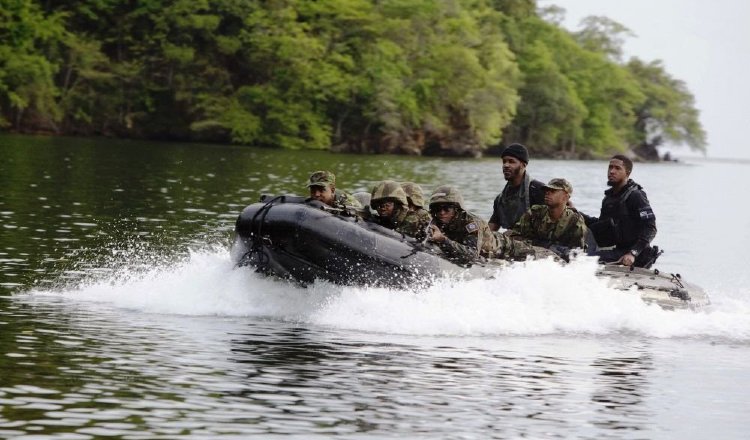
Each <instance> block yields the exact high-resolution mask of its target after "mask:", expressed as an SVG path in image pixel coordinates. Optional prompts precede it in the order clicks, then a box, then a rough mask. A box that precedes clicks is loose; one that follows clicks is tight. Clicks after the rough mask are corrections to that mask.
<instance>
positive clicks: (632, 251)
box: [630, 249, 638, 257]
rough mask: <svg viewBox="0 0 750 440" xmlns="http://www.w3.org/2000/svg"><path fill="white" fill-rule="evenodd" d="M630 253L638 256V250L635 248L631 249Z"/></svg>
mask: <svg viewBox="0 0 750 440" xmlns="http://www.w3.org/2000/svg"><path fill="white" fill-rule="evenodd" d="M630 254H631V255H633V256H634V257H637V256H638V251H637V250H635V249H631V250H630Z"/></svg>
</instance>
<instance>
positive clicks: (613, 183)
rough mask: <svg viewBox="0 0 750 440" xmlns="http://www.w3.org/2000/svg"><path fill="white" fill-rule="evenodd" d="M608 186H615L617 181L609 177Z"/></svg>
mask: <svg viewBox="0 0 750 440" xmlns="http://www.w3.org/2000/svg"><path fill="white" fill-rule="evenodd" d="M607 186H615V182H613V181H611V180H609V179H607Z"/></svg>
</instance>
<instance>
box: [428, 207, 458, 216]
mask: <svg viewBox="0 0 750 440" xmlns="http://www.w3.org/2000/svg"><path fill="white" fill-rule="evenodd" d="M454 209H456V207H455V206H453V205H438V206H433V207H432V208H430V211H432V212H434V213H436V214H437V213H438V212H443V211H446V212H451V211H453V210H454Z"/></svg>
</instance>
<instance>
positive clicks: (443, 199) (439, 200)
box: [430, 185, 466, 211]
mask: <svg viewBox="0 0 750 440" xmlns="http://www.w3.org/2000/svg"><path fill="white" fill-rule="evenodd" d="M444 203H451V204H454V205H458V207H459V208H461V209H463V210H464V211H466V207H465V206H464V198H463V196H461V193H460V192H459V191H458V189H457V188H456V187H454V186H450V185H441V186H439V187H437V188H435V191H433V192H432V195H431V196H430V209H432V206H433V205H440V204H444Z"/></svg>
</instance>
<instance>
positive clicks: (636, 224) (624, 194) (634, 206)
mask: <svg viewBox="0 0 750 440" xmlns="http://www.w3.org/2000/svg"><path fill="white" fill-rule="evenodd" d="M632 171H633V161H631V160H630V159H628V158H627V157H626V156H623V155H621V154H617V155H615V156H612V159H610V161H609V167H608V169H607V185H609V186H611V187H612V188H610V189H608V190H606V191H604V200H602V209H601V214H599V217H598V218H597V217H590V216H587V215H586V214H583V218H584V219H585V220H586V226H588V227H589V229H591V232H593V233H594V238H595V239H596V243H597V244H598V245H599V246H600V247H602V246H614V249H601V250H598V251H597V252H596V255H598V256H599V260H600V261H602V262H605V263H607V262H617V263H621V264H623V265H624V266H635V267H650V266H651V265H652V264H653V263H654V261H656V258H657V257H658V256H659V255H660V252H659V250H658V248H657V247H651V241H652V240H653V239H654V237H655V236H656V216H655V215H654V211H653V210H652V209H651V205H650V204H649V202H648V197H646V192H645V191H643V187H641V186H640V185H638V184H637V183H635V182H634V181H633V180H632V179H630V173H631V172H632Z"/></svg>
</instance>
